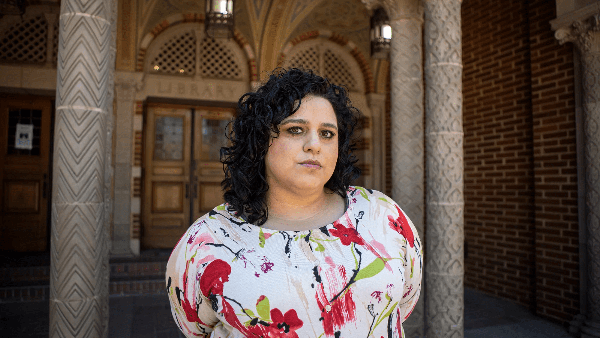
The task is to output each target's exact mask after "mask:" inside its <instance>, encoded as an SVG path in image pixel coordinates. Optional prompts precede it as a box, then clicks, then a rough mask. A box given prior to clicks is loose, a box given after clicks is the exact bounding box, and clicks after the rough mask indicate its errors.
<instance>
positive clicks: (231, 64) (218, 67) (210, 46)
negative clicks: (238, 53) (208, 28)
mask: <svg viewBox="0 0 600 338" xmlns="http://www.w3.org/2000/svg"><path fill="white" fill-rule="evenodd" d="M200 50H201V53H202V56H201V63H200V65H201V72H202V77H206V78H217V79H229V80H238V79H240V78H241V77H242V71H241V69H240V67H239V65H238V64H237V62H236V60H235V57H234V54H233V52H232V51H231V50H230V49H229V48H228V47H227V46H225V45H224V44H222V43H221V42H219V41H218V40H214V39H211V38H209V37H205V38H204V40H202V44H201V45H200Z"/></svg>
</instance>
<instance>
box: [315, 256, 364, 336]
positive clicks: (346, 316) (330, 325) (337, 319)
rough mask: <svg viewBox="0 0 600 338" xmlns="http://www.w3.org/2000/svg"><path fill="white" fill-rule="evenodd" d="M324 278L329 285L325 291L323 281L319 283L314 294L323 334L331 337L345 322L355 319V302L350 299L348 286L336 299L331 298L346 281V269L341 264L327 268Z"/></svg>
mask: <svg viewBox="0 0 600 338" xmlns="http://www.w3.org/2000/svg"><path fill="white" fill-rule="evenodd" d="M325 278H326V279H327V280H328V282H329V285H330V287H329V288H328V289H327V291H326V290H325V288H324V287H323V283H321V284H319V285H318V286H317V288H316V289H317V294H316V295H315V296H316V299H317V304H318V305H319V308H320V309H321V316H322V324H323V330H324V331H325V335H326V336H327V337H333V335H334V334H335V331H336V330H338V329H339V328H341V327H343V326H344V325H345V324H346V323H348V322H354V321H356V304H355V303H354V299H352V289H350V288H348V289H346V291H344V293H342V294H341V295H340V296H339V297H337V298H336V299H333V298H334V297H335V296H336V295H337V292H340V291H342V288H343V287H344V285H345V284H346V283H347V282H348V281H347V277H346V269H345V268H344V267H343V266H340V267H339V268H332V269H327V271H326V272H325ZM338 278H339V279H340V280H338ZM330 299H331V301H330Z"/></svg>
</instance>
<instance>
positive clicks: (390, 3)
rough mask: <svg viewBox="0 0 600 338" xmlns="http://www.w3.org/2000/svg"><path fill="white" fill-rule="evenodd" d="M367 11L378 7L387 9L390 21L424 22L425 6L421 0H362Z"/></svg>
mask: <svg viewBox="0 0 600 338" xmlns="http://www.w3.org/2000/svg"><path fill="white" fill-rule="evenodd" d="M361 1H362V3H363V4H365V6H366V7H367V9H369V10H372V9H375V8H377V7H383V9H385V11H386V13H387V15H388V17H389V18H390V21H396V20H403V19H404V20H406V19H418V20H421V21H422V20H423V4H422V1H421V0H361Z"/></svg>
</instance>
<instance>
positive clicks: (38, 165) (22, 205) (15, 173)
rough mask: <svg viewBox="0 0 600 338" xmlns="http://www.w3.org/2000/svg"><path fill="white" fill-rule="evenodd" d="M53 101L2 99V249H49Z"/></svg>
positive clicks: (0, 200)
mask: <svg viewBox="0 0 600 338" xmlns="http://www.w3.org/2000/svg"><path fill="white" fill-rule="evenodd" d="M51 115H52V101H51V100H50V99H40V98H31V97H27V98H20V99H16V98H0V131H1V132H0V135H1V136H0V187H2V196H0V212H1V215H0V250H9V251H45V250H47V248H48V207H47V206H48V191H49V190H50V187H49V185H48V177H49V162H48V161H49V157H50V133H51V130H50V125H51V121H52V116H51Z"/></svg>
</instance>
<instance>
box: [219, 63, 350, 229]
mask: <svg viewBox="0 0 600 338" xmlns="http://www.w3.org/2000/svg"><path fill="white" fill-rule="evenodd" d="M307 95H312V96H317V97H322V98H324V99H327V100H328V101H329V102H330V103H331V105H332V106H333V110H334V111H335V115H336V117H337V122H338V160H337V164H336V166H335V170H334V172H333V175H332V176H331V178H330V179H329V181H327V183H326V184H325V187H327V188H328V189H330V190H331V191H333V192H335V193H337V194H339V195H340V196H342V197H344V198H345V196H346V190H347V189H348V187H349V185H350V183H351V182H352V181H353V180H355V179H356V178H357V177H358V176H360V169H358V168H357V167H356V166H355V163H356V162H357V159H356V156H354V154H353V153H352V152H353V150H354V148H355V140H354V139H353V132H354V129H355V127H356V125H357V123H358V120H359V118H360V115H361V113H360V111H359V110H358V109H356V108H355V107H353V106H352V104H351V102H350V99H349V98H348V94H347V92H346V89H344V88H343V87H340V86H337V85H334V84H332V83H330V82H329V80H328V79H326V78H323V77H321V76H318V75H316V74H314V73H312V72H311V71H305V70H301V69H297V68H292V69H289V70H285V69H276V70H275V71H274V72H273V73H271V75H270V77H269V79H268V81H267V82H266V83H264V84H263V85H262V86H260V87H259V88H258V89H257V90H256V91H254V92H250V93H246V94H244V95H243V96H242V97H241V98H240V100H239V101H238V108H239V112H238V113H239V114H238V116H237V117H236V119H235V120H234V121H233V122H232V123H233V128H231V130H230V132H229V133H228V135H227V137H228V138H229V140H230V141H231V146H230V147H223V148H221V162H222V163H223V168H224V171H225V179H224V180H223V181H222V182H221V186H222V187H223V190H224V199H225V201H226V202H227V203H228V204H229V211H230V212H232V213H233V214H234V215H236V216H238V217H239V216H243V217H244V218H245V219H246V221H248V222H250V223H253V224H256V225H259V226H260V225H263V224H264V223H265V222H266V221H267V217H268V209H267V203H266V194H267V191H268V190H269V185H268V184H267V178H266V174H265V155H266V154H267V151H268V149H269V145H270V140H271V137H272V135H279V128H278V125H279V124H280V123H281V122H282V121H283V120H284V119H285V118H287V117H288V116H290V115H292V114H294V113H295V112H296V111H297V110H298V108H299V107H300V105H301V103H302V99H303V98H304V97H306V96H307Z"/></svg>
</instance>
